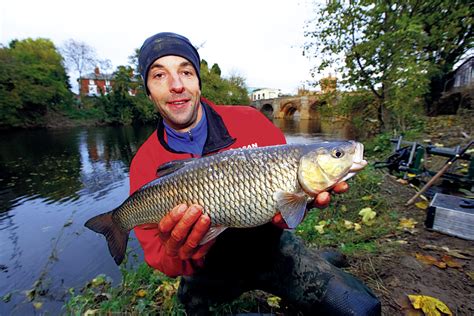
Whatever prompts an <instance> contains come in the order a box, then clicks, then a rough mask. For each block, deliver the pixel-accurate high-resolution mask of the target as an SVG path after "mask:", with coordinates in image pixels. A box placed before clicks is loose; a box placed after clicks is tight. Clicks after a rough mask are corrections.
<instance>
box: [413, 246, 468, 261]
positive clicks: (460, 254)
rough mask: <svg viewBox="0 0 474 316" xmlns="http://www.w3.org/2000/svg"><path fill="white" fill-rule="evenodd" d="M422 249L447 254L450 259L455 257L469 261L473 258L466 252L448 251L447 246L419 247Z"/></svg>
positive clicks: (464, 250)
mask: <svg viewBox="0 0 474 316" xmlns="http://www.w3.org/2000/svg"><path fill="white" fill-rule="evenodd" d="M420 247H421V248H422V249H428V250H436V251H445V252H447V254H448V255H450V256H451V257H455V258H458V259H466V260H469V259H470V257H472V256H473V254H472V253H470V252H469V251H468V250H466V249H463V250H459V249H450V248H448V247H447V246H441V247H440V246H435V245H422V246H420Z"/></svg>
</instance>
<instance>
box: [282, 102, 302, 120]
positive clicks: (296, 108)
mask: <svg viewBox="0 0 474 316" xmlns="http://www.w3.org/2000/svg"><path fill="white" fill-rule="evenodd" d="M280 111H281V113H282V114H283V115H282V117H283V118H299V117H300V113H301V104H300V103H299V102H287V103H285V104H283V105H282V106H281V109H280Z"/></svg>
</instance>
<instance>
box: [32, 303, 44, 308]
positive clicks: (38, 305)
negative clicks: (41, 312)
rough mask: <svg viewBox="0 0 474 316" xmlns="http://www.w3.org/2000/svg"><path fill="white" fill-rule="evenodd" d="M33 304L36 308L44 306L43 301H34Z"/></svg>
mask: <svg viewBox="0 0 474 316" xmlns="http://www.w3.org/2000/svg"><path fill="white" fill-rule="evenodd" d="M33 306H34V307H35V308H36V309H41V307H43V303H42V302H34V303H33Z"/></svg>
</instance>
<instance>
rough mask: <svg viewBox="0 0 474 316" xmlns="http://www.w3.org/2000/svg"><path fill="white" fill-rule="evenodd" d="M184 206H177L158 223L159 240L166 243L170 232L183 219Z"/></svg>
mask: <svg viewBox="0 0 474 316" xmlns="http://www.w3.org/2000/svg"><path fill="white" fill-rule="evenodd" d="M186 209H187V206H186V204H180V205H177V206H176V207H175V208H173V209H172V210H171V211H170V212H169V213H168V214H166V215H165V217H163V218H162V219H161V221H160V222H159V223H158V231H159V236H160V238H161V240H163V241H166V240H168V238H169V237H170V233H171V231H172V230H173V229H174V227H175V226H176V224H177V223H178V222H179V221H180V219H181V218H182V217H183V215H184V212H185V211H186Z"/></svg>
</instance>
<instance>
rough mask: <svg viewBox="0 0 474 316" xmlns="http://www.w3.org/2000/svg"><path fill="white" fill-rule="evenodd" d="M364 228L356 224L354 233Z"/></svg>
mask: <svg viewBox="0 0 474 316" xmlns="http://www.w3.org/2000/svg"><path fill="white" fill-rule="evenodd" d="M361 227H362V226H360V224H359V223H354V231H358V230H360V229H361Z"/></svg>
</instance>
